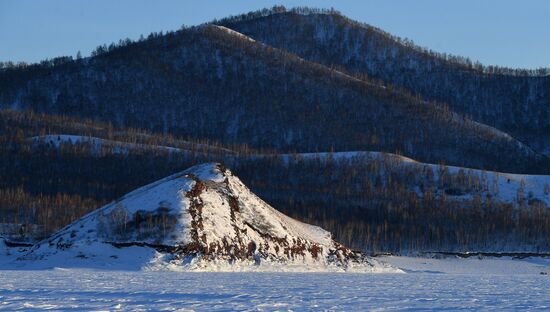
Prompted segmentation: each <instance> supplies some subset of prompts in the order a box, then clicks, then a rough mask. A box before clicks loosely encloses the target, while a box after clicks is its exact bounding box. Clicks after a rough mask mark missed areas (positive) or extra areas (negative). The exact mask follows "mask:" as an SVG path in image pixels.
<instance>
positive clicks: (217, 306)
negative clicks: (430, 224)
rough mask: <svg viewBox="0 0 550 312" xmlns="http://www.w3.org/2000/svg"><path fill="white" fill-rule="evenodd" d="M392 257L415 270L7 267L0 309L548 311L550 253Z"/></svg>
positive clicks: (2, 274)
mask: <svg viewBox="0 0 550 312" xmlns="http://www.w3.org/2000/svg"><path fill="white" fill-rule="evenodd" d="M384 260H385V261H388V262H390V263H392V264H394V265H397V264H398V265H400V266H401V267H402V268H403V269H404V270H405V271H407V272H409V274H355V273H253V272H248V273H220V272H216V273H214V272H147V271H110V270H89V269H59V268H58V269H53V270H37V271H34V270H25V271H18V270H13V271H10V270H4V271H0V281H1V283H0V309H1V310H8V311H13V310H18V309H19V310H25V311H28V310H45V309H50V310H72V311H81V310H94V311H113V310H121V311H146V310H147V311H148V310H154V311H159V310H163V311H192V310H196V311H205V310H208V311H227V310H253V311H275V310H277V311H289V310H293V311H304V310H306V311H307V310H311V311H318V310H338V311H363V310H403V309H422V310H440V309H447V310H479V309H483V310H494V311H503V310H507V311H510V310H526V309H533V310H547V309H550V298H549V296H548V293H549V291H550V276H549V275H541V274H540V272H547V271H549V269H550V259H530V260H529V259H528V260H512V259H509V258H508V259H484V260H479V259H467V260H465V259H445V260H434V259H422V258H406V257H386V258H384ZM488 268H490V269H489V270H488V271H484V270H487V269H488ZM483 272H485V273H484V274H480V273H483Z"/></svg>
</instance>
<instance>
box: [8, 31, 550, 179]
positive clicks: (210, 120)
mask: <svg viewBox="0 0 550 312" xmlns="http://www.w3.org/2000/svg"><path fill="white" fill-rule="evenodd" d="M0 104H1V105H3V106H4V107H13V108H16V109H32V110H34V111H36V112H46V113H49V114H68V115H73V116H77V117H83V118H90V119H93V120H102V121H108V122H111V123H112V124H113V125H115V126H117V127H138V128H146V129H150V130H153V131H156V132H162V133H171V134H177V135H182V136H187V137H191V138H194V139H209V140H216V141H219V142H221V143H224V144H247V145H249V146H251V147H253V148H264V149H266V148H267V149H273V150H277V151H279V152H289V151H297V152H317V151H321V152H324V151H348V150H374V151H387V152H398V153H402V154H404V155H406V156H409V157H413V158H415V159H418V160H421V161H425V162H430V163H446V164H452V165H460V166H468V167H474V168H484V169H492V170H500V171H509V172H518V173H535V172H549V170H550V166H549V165H548V164H549V160H548V158H546V157H542V156H541V155H539V154H537V153H536V152H534V151H533V150H532V149H531V148H529V147H528V146H526V145H524V144H522V143H520V142H518V141H517V140H515V139H514V138H512V137H510V136H509V135H507V134H506V133H503V132H500V131H498V130H496V129H494V128H491V127H487V126H485V125H483V124H479V123H476V122H473V121H471V120H470V119H468V118H467V117H465V116H460V115H458V114H456V113H454V112H452V111H451V110H449V109H448V107H446V106H442V105H438V104H435V103H431V102H429V103H427V102H425V101H423V100H422V99H421V98H420V97H413V96H411V95H409V94H407V93H406V92H403V91H400V90H395V89H393V88H390V87H385V86H381V85H378V84H377V83H376V82H375V81H364V80H360V79H357V78H355V77H351V76H348V75H345V74H342V73H341V72H339V71H337V70H334V69H331V68H329V67H326V66H323V65H320V64H318V63H313V62H309V61H306V60H304V59H301V58H299V57H297V56H296V55H294V54H291V53H288V52H285V51H283V50H278V49H275V48H272V47H271V46H269V45H265V44H263V43H259V42H254V41H252V40H250V39H249V38H246V37H244V36H242V35H240V34H238V33H235V32H233V31H230V30H228V29H226V28H222V27H217V26H210V25H206V26H202V27H195V28H191V29H183V30H181V31H178V32H175V33H168V34H166V35H163V36H159V35H155V36H151V38H149V39H147V40H144V41H141V42H137V43H128V42H126V43H123V44H122V46H120V47H114V46H113V47H111V48H105V49H103V48H100V49H99V50H98V52H97V53H96V55H95V56H94V57H92V58H88V59H80V60H74V61H70V60H69V61H66V62H62V63H61V64H56V62H52V63H47V64H42V65H35V66H29V67H23V68H14V69H7V70H4V71H3V72H2V73H0Z"/></svg>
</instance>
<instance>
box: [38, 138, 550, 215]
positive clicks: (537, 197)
mask: <svg viewBox="0 0 550 312" xmlns="http://www.w3.org/2000/svg"><path fill="white" fill-rule="evenodd" d="M29 140H32V141H33V142H35V143H45V144H49V145H50V146H53V147H59V146H60V144H61V143H68V142H70V143H72V144H76V143H80V144H90V146H91V149H92V151H99V150H100V149H101V148H103V147H109V148H111V152H112V153H128V151H130V150H136V149H137V150H143V149H148V150H155V151H167V152H176V153H190V152H192V151H191V150H186V149H182V148H175V147H169V146H159V145H147V144H135V143H128V142H121V141H113V140H106V139H102V138H96V137H86V136H75V135H63V134H60V135H46V136H41V137H33V138H30V139H29ZM216 148H217V147H213V146H209V145H204V146H203V149H205V150H214V149H216ZM218 149H219V148H218ZM220 152H222V153H224V154H225V160H226V161H229V162H231V161H238V159H254V158H256V159H262V158H273V157H278V158H279V159H280V160H282V161H283V162H284V163H289V162H291V161H299V160H313V161H315V160H320V161H327V160H332V161H337V162H348V163H352V162H357V161H359V162H362V163H365V162H374V161H379V162H380V161H381V162H386V163H391V164H392V166H399V167H400V168H402V171H403V172H407V171H416V172H417V173H423V174H425V173H426V172H427V170H429V171H430V172H431V173H432V174H433V178H434V179H435V181H436V182H437V183H439V184H445V183H444V182H443V181H442V180H443V178H442V177H441V175H442V174H446V175H449V176H452V177H454V178H455V180H456V179H458V180H461V181H462V180H464V181H468V182H463V184H471V186H464V185H457V181H454V182H453V181H450V182H448V183H447V184H450V185H448V186H447V189H443V188H442V189H439V190H435V194H434V195H435V196H440V195H443V194H445V195H446V196H447V199H448V200H450V201H461V200H465V199H466V200H469V199H472V198H473V197H474V196H481V198H486V197H490V198H491V199H492V200H495V201H498V202H500V203H506V204H511V205H513V206H517V205H518V204H519V201H525V202H529V203H537V202H538V203H544V204H545V205H546V206H550V176H548V175H530V174H511V173H503V172H495V171H486V170H479V169H471V168H466V167H457V166H445V165H435V164H427V163H422V162H418V161H416V160H414V159H411V158H408V157H404V156H401V155H396V154H392V153H384V152H371V151H349V152H334V153H295V154H276V155H272V154H265V155H262V154H252V155H238V154H235V153H234V152H233V151H231V150H225V151H224V150H220ZM409 182H410V183H409V187H410V190H411V191H416V192H418V194H419V195H421V196H422V193H421V192H420V191H419V189H418V184H419V183H417V182H418V181H417V179H411V181H409ZM420 182H422V181H420ZM474 184H476V185H474Z"/></svg>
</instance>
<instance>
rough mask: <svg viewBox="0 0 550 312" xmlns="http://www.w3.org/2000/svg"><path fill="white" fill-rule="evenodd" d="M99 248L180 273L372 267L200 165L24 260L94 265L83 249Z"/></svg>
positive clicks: (130, 197)
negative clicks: (223, 266)
mask: <svg viewBox="0 0 550 312" xmlns="http://www.w3.org/2000/svg"><path fill="white" fill-rule="evenodd" d="M97 244H105V245H110V246H109V247H112V246H114V247H116V249H123V248H125V247H131V246H142V247H150V248H153V249H155V250H156V251H157V252H158V253H157V256H159V255H161V256H160V257H161V258H162V261H164V262H166V263H171V264H176V265H183V266H185V265H188V264H190V263H209V262H216V263H220V262H225V263H228V264H232V263H245V264H263V263H264V262H266V263H277V264H285V263H292V264H315V265H335V266H339V267H342V268H346V267H348V266H350V265H352V266H354V265H356V264H357V265H366V266H367V267H368V266H372V265H371V262H370V261H369V260H367V259H366V258H365V257H363V256H362V255H361V254H359V253H357V252H354V251H352V250H350V249H348V248H346V247H345V246H342V245H341V244H339V243H337V242H335V241H333V240H332V238H331V234H330V233H329V232H327V231H325V230H323V229H321V228H319V227H316V226H312V225H308V224H305V223H302V222H299V221H296V220H294V219H292V218H289V217H287V216H285V215H283V214H282V213H280V212H278V211H277V210H275V209H274V208H272V207H270V206H269V205H268V204H267V203H265V202H264V201H262V200H261V199H260V198H258V197H257V196H256V195H254V194H253V193H252V192H251V191H250V190H249V189H248V188H247V187H246V186H245V185H244V184H243V183H242V182H241V181H240V180H239V179H238V178H237V177H235V176H234V175H233V174H232V173H231V171H230V170H228V169H226V168H224V167H223V166H222V165H220V164H204V165H198V166H195V167H192V168H190V169H188V170H186V171H184V172H181V173H178V174H175V175H172V176H170V177H167V178H165V179H162V180H160V181H157V182H155V183H152V184H150V185H147V186H144V187H142V188H140V189H138V190H136V191H133V192H131V193H129V194H127V195H125V196H123V197H122V198H120V199H119V200H118V201H116V202H114V203H112V204H109V205H107V206H105V207H103V208H100V209H98V210H96V211H94V212H93V213H91V214H89V215H87V216H85V217H83V218H82V219H80V220H79V221H77V222H75V223H73V224H71V225H69V226H67V227H66V228H64V229H63V230H61V231H59V232H58V233H56V234H55V235H53V236H52V237H51V238H50V239H48V240H47V241H43V242H42V243H41V244H40V245H39V246H37V247H35V248H34V250H33V251H31V253H30V254H29V255H27V258H28V257H29V256H30V257H32V256H38V255H40V256H41V257H48V256H49V255H52V254H57V253H59V252H62V251H66V250H71V249H78V250H79V255H80V257H81V258H86V259H88V258H94V257H95V256H96V255H94V254H88V252H87V250H88V248H86V246H91V245H97ZM89 249H90V250H98V248H89ZM99 250H101V248H100V249H99ZM96 252H97V251H96ZM113 258H116V257H114V256H113ZM113 261H115V260H113Z"/></svg>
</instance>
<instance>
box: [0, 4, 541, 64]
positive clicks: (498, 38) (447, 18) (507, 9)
mask: <svg viewBox="0 0 550 312" xmlns="http://www.w3.org/2000/svg"><path fill="white" fill-rule="evenodd" d="M274 4H282V5H285V6H287V7H293V6H312V7H322V8H330V7H334V8H335V9H337V10H339V11H341V12H342V13H343V14H344V15H347V16H349V17H351V18H353V19H355V20H358V21H361V22H365V23H368V24H371V25H374V26H377V27H380V28H382V29H384V30H386V31H388V32H390V33H392V34H395V35H398V36H401V37H407V38H409V39H412V40H413V41H414V42H415V43H417V44H419V45H421V46H425V47H428V48H431V49H433V50H436V51H438V52H447V53H452V54H456V55H462V56H467V57H470V58H471V59H472V60H479V61H481V62H482V63H483V64H486V65H490V64H494V65H501V66H508V67H522V68H538V67H550V18H549V17H550V1H547V0H522V1H520V0H517V1H512V0H460V1H459V0H456V1H450V0H449V1H446V0H445V1H443V0H414V1H412V0H409V1H407V0H401V1H398V0H362V1H361V0H356V1H351V0H339V1H325V0H316V1H313V0H312V1H268V0H256V1H252V0H249V1H248V0H234V1H227V0H225V1H222V0H199V1H175V0H170V1H143V0H117V1H114V0H93V1H92V0H85V1H81V0H51V1H39V0H35V1H32V0H0V61H16V62H17V61H26V62H36V61H39V60H41V59H45V58H52V57H55V56H60V55H73V56H74V55H76V52H77V51H79V50H80V51H82V54H83V55H89V53H90V52H91V51H92V50H93V49H94V48H95V47H96V46H98V45H99V44H103V43H110V42H113V41H118V40H119V39H121V38H126V37H129V38H131V39H137V38H139V35H140V34H144V35H147V34H149V33H150V32H153V31H161V30H163V31H165V30H175V29H178V28H179V27H180V26H181V25H182V24H185V25H196V24H200V23H203V22H207V21H210V20H212V19H214V18H221V17H225V16H228V15H232V14H233V15H235V14H239V13H244V12H248V11H251V10H256V9H260V8H264V7H271V6H273V5H274Z"/></svg>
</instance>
